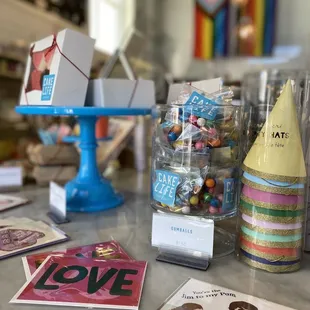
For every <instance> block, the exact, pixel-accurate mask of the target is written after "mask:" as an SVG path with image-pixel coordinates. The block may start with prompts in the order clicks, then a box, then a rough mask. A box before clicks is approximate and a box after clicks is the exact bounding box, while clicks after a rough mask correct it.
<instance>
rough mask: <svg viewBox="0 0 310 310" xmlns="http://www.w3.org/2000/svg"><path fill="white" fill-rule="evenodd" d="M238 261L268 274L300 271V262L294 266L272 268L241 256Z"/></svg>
mask: <svg viewBox="0 0 310 310" xmlns="http://www.w3.org/2000/svg"><path fill="white" fill-rule="evenodd" d="M240 259H241V261H243V262H244V263H246V264H247V265H249V266H251V267H254V268H257V269H262V270H265V271H269V272H274V273H284V272H293V271H296V270H298V269H300V262H298V263H296V264H294V265H289V266H285V265H284V266H273V265H267V264H263V263H260V262H257V261H254V260H252V259H249V258H248V257H246V256H245V255H243V254H241V255H240Z"/></svg>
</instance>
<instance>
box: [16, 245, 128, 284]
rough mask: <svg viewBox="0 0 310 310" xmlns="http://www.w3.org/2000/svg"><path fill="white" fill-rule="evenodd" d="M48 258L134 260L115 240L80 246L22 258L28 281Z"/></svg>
mask: <svg viewBox="0 0 310 310" xmlns="http://www.w3.org/2000/svg"><path fill="white" fill-rule="evenodd" d="M48 256H76V257H81V258H96V259H104V260H108V259H121V260H131V259H132V258H131V257H130V256H129V255H128V254H127V253H126V252H125V250H124V249H123V248H122V247H121V246H120V244H119V243H118V242H117V241H114V240H113V241H108V242H101V243H95V244H90V245H84V246H79V247H76V248H70V249H66V250H63V251H53V252H45V253H39V254H34V255H27V256H25V257H23V258H22V260H23V265H24V270H25V274H26V278H27V280H29V279H30V278H31V275H33V274H34V272H35V271H36V270H37V269H38V268H39V267H40V265H41V264H42V263H43V261H44V260H45V259H46V258H47V257H48Z"/></svg>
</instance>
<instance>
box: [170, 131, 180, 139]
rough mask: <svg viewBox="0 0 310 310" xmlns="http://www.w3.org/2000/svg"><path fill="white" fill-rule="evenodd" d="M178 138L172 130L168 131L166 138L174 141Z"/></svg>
mask: <svg viewBox="0 0 310 310" xmlns="http://www.w3.org/2000/svg"><path fill="white" fill-rule="evenodd" d="M177 138H178V136H177V134H176V133H175V132H173V131H171V132H169V134H168V139H169V141H175V140H176V139H177Z"/></svg>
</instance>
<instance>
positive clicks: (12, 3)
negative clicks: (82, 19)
mask: <svg viewBox="0 0 310 310" xmlns="http://www.w3.org/2000/svg"><path fill="white" fill-rule="evenodd" d="M0 23H1V32H0V42H1V43H12V42H14V41H15V42H17V41H19V42H23V43H24V44H26V45H29V44H30V43H31V42H34V41H37V40H40V39H42V38H44V37H46V36H49V35H50V34H52V33H55V32H58V31H60V30H62V29H65V28H70V29H72V30H76V31H79V32H82V33H84V34H88V30H87V27H78V26H77V25H75V24H73V23H71V22H70V21H67V20H65V19H63V18H61V17H60V16H58V15H57V14H55V13H53V12H47V11H44V10H42V9H40V8H38V7H36V6H34V5H32V4H30V3H27V2H23V1H20V0H1V10H0ZM107 58H108V55H105V54H103V53H100V52H98V51H95V54H94V59H93V63H96V62H98V61H101V60H103V61H104V60H106V59H107Z"/></svg>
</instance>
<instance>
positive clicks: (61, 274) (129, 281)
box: [10, 256, 147, 309]
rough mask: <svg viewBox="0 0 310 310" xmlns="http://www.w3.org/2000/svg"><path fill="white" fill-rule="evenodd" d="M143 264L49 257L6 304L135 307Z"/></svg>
mask: <svg viewBox="0 0 310 310" xmlns="http://www.w3.org/2000/svg"><path fill="white" fill-rule="evenodd" d="M146 267H147V263H146V262H139V261H125V260H106V261H103V260H97V259H87V258H84V259H80V258H77V257H66V256H64V257H58V256H49V257H48V258H47V259H46V260H45V261H44V262H43V263H42V264H41V266H40V267H39V268H38V269H37V270H36V272H35V273H34V274H33V276H32V278H31V279H29V280H28V281H27V282H26V283H25V284H24V285H23V287H22V288H21V289H20V290H19V291H18V292H17V294H16V295H15V296H14V297H13V298H12V300H11V301H10V303H21V304H40V305H54V306H57V305H58V306H76V307H87V308H101V309H138V307H139V303H140V299H141V293H142V287H143V282H144V278H145V272H146Z"/></svg>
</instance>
